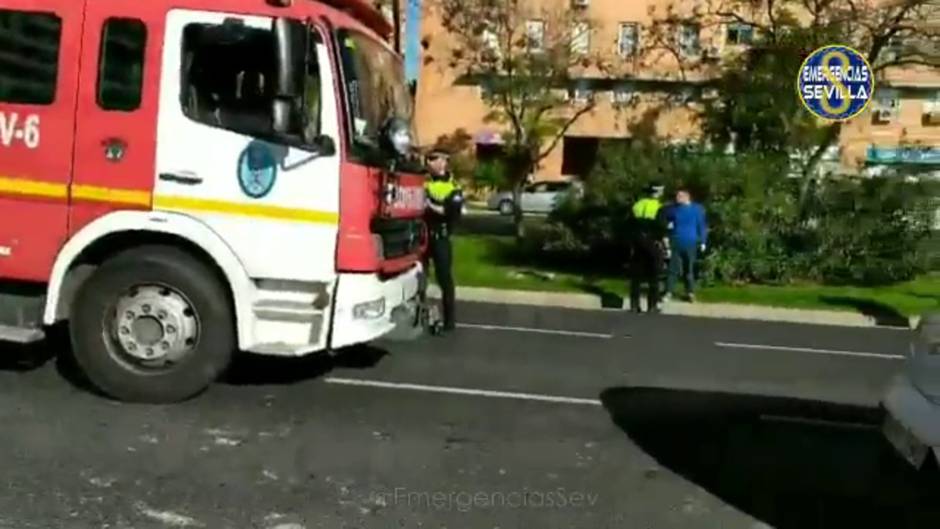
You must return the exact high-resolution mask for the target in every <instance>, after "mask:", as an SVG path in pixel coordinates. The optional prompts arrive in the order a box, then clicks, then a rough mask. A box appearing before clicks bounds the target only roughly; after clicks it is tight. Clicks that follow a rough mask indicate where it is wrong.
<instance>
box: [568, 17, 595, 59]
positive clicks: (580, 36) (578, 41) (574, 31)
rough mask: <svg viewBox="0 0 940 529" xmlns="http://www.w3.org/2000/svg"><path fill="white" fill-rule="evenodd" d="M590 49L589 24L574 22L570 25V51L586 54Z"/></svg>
mask: <svg viewBox="0 0 940 529" xmlns="http://www.w3.org/2000/svg"><path fill="white" fill-rule="evenodd" d="M590 50H591V26H590V25H589V24H588V23H587V22H575V23H574V25H572V27H571V53H573V54H575V55H587V53H588V52H589V51H590Z"/></svg>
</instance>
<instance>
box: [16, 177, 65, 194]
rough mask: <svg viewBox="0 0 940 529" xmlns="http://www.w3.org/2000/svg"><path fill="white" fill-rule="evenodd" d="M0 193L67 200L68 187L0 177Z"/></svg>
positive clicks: (39, 181)
mask: <svg viewBox="0 0 940 529" xmlns="http://www.w3.org/2000/svg"><path fill="white" fill-rule="evenodd" d="M0 193H8V194H11V195H25V196H32V197H44V198H68V196H69V187H68V186H67V185H65V184H56V183H54V182H43V181H41V180H24V179H22V178H10V177H8V176H0Z"/></svg>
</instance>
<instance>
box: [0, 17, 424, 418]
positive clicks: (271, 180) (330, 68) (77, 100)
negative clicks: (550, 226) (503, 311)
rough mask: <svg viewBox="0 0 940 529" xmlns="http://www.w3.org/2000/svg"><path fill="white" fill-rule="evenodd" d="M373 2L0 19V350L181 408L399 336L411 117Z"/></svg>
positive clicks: (418, 199)
mask: <svg viewBox="0 0 940 529" xmlns="http://www.w3.org/2000/svg"><path fill="white" fill-rule="evenodd" d="M389 33H390V27H389V24H388V22H387V21H386V20H385V19H384V17H383V16H382V15H381V14H379V13H378V12H376V11H375V10H373V9H372V8H371V7H370V6H369V5H368V4H366V3H365V2H364V0H320V1H315V0H147V1H140V2H127V1H124V0H0V339H3V340H6V341H12V342H20V343H28V342H35V341H39V340H42V339H43V338H44V332H45V330H47V329H48V328H49V327H50V326H52V325H54V324H56V323H57V322H62V321H68V328H69V335H70V337H71V345H72V347H71V349H72V353H73V354H74V357H75V360H76V361H77V363H78V365H79V366H80V367H81V369H82V370H83V371H84V373H85V374H86V375H87V377H88V378H89V380H90V381H91V382H92V383H93V384H94V385H96V386H97V387H98V388H100V389H101V390H102V391H104V392H105V393H107V394H110V395H111V396H113V397H115V398H118V399H121V400H129V401H144V402H171V401H177V400H180V399H185V398H188V397H191V396H193V395H195V394H197V393H199V392H200V391H202V390H203V389H205V388H206V387H207V386H208V385H209V384H211V382H212V381H213V380H214V379H216V378H217V377H218V376H219V374H220V373H221V372H222V371H223V370H224V369H225V368H226V367H227V365H228V364H229V362H230V359H231V357H232V354H233V351H236V350H244V351H248V352H254V353H261V354H269V355H284V356H300V355H307V354H310V353H314V352H319V351H330V350H334V349H336V348H340V347H344V346H349V345H352V344H356V343H362V342H367V341H370V340H373V339H376V338H379V337H381V336H383V335H386V334H387V333H389V332H391V331H393V330H394V329H395V328H396V325H407V324H408V323H409V322H410V321H411V320H410V319H409V318H408V317H406V316H408V315H410V314H411V313H412V312H413V308H414V307H415V304H416V303H417V300H418V298H420V296H419V294H420V293H419V290H420V285H422V284H423V281H422V277H423V276H422V270H421V265H420V253H421V251H422V249H423V245H424V244H425V235H424V227H423V223H422V221H421V214H422V211H423V206H424V191H423V177H422V176H421V174H420V171H419V168H418V167H415V166H414V163H413V162H414V160H413V159H412V158H411V157H410V156H409V152H410V150H411V147H410V141H411V138H412V137H413V136H414V135H413V129H412V125H411V118H412V106H411V105H412V103H411V96H410V92H409V90H408V87H407V84H406V83H405V80H404V75H403V66H402V61H401V58H400V57H399V56H398V55H396V54H395V52H394V51H393V50H392V48H391V47H390V46H389V44H388V42H387V41H388V38H389Z"/></svg>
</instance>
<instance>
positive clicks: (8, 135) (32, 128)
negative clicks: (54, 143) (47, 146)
mask: <svg viewBox="0 0 940 529" xmlns="http://www.w3.org/2000/svg"><path fill="white" fill-rule="evenodd" d="M17 141H21V142H23V144H24V145H26V148H27V149H35V148H36V147H39V116H37V115H36V114H31V115H29V116H26V117H25V118H23V117H22V116H20V115H19V114H17V113H16V112H0V145H2V146H4V147H9V146H11V145H12V144H13V143H14V142H17Z"/></svg>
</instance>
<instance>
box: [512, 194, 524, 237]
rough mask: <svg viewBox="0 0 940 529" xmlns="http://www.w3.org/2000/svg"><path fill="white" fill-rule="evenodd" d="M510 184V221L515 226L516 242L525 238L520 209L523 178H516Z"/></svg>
mask: <svg viewBox="0 0 940 529" xmlns="http://www.w3.org/2000/svg"><path fill="white" fill-rule="evenodd" d="M515 182H516V183H515V184H513V186H512V223H513V226H514V227H515V234H516V242H521V241H522V239H524V238H525V222H524V221H525V218H524V216H523V211H522V189H523V187H524V186H525V179H524V178H523V179H521V180H518V179H517V180H516V181H515Z"/></svg>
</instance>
